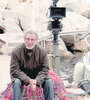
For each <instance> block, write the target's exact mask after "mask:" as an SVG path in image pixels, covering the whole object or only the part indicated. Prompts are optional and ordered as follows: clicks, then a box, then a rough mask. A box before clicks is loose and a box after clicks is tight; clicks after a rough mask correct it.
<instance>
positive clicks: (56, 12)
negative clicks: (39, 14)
mask: <svg viewBox="0 0 90 100" xmlns="http://www.w3.org/2000/svg"><path fill="white" fill-rule="evenodd" d="M52 1H53V2H52V5H51V6H50V18H51V20H50V21H49V22H48V30H50V31H52V34H53V51H54V52H53V54H54V60H53V66H54V70H55V72H56V73H57V74H59V75H60V74H61V68H60V53H59V49H58V34H59V31H61V30H62V23H61V21H60V19H62V18H63V17H66V8H65V7H57V2H58V1H59V0H52Z"/></svg>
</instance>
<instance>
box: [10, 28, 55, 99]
mask: <svg viewBox="0 0 90 100" xmlns="http://www.w3.org/2000/svg"><path fill="white" fill-rule="evenodd" d="M37 40H38V35H37V33H36V32H34V31H32V30H31V31H27V32H26V33H25V36H24V42H25V43H23V44H21V45H20V46H18V47H16V48H15V49H14V50H13V51H12V56H11V63H10V75H11V80H12V83H13V86H12V88H13V100H22V86H23V85H24V84H25V85H30V86H31V88H32V90H33V91H34V90H35V89H36V86H42V88H43V92H44V96H45V100H54V96H53V84H52V80H51V79H50V77H49V64H48V58H47V53H46V51H45V50H44V49H43V48H42V47H40V46H39V45H37Z"/></svg>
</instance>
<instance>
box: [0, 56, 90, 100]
mask: <svg viewBox="0 0 90 100" xmlns="http://www.w3.org/2000/svg"><path fill="white" fill-rule="evenodd" d="M9 64H10V56H7V55H0V93H1V92H2V91H4V90H5V89H6V88H7V84H8V83H10V81H11V80H10V74H9ZM63 82H64V85H65V87H66V90H67V91H69V92H72V93H73V94H74V96H73V95H72V96H73V100H90V97H89V95H85V96H83V95H78V96H75V95H77V94H80V93H83V92H84V91H83V90H81V89H79V88H77V87H75V86H74V87H73V86H72V85H71V84H69V83H68V82H67V81H63Z"/></svg>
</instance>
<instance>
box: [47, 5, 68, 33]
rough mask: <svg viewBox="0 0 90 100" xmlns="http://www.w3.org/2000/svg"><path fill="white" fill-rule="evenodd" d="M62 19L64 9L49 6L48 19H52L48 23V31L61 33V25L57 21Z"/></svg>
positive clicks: (64, 14)
mask: <svg viewBox="0 0 90 100" xmlns="http://www.w3.org/2000/svg"><path fill="white" fill-rule="evenodd" d="M63 17H66V8H65V7H56V6H51V7H50V18H52V20H51V21H49V22H48V29H49V30H50V31H52V30H53V31H54V30H57V31H61V29H62V24H61V22H60V21H59V19H62V18H63Z"/></svg>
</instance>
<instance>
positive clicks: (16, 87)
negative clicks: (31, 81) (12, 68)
mask: <svg viewBox="0 0 90 100" xmlns="http://www.w3.org/2000/svg"><path fill="white" fill-rule="evenodd" d="M12 90H13V99H12V100H22V83H21V81H20V80H19V79H16V80H15V81H14V82H13V86H12Z"/></svg>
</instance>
